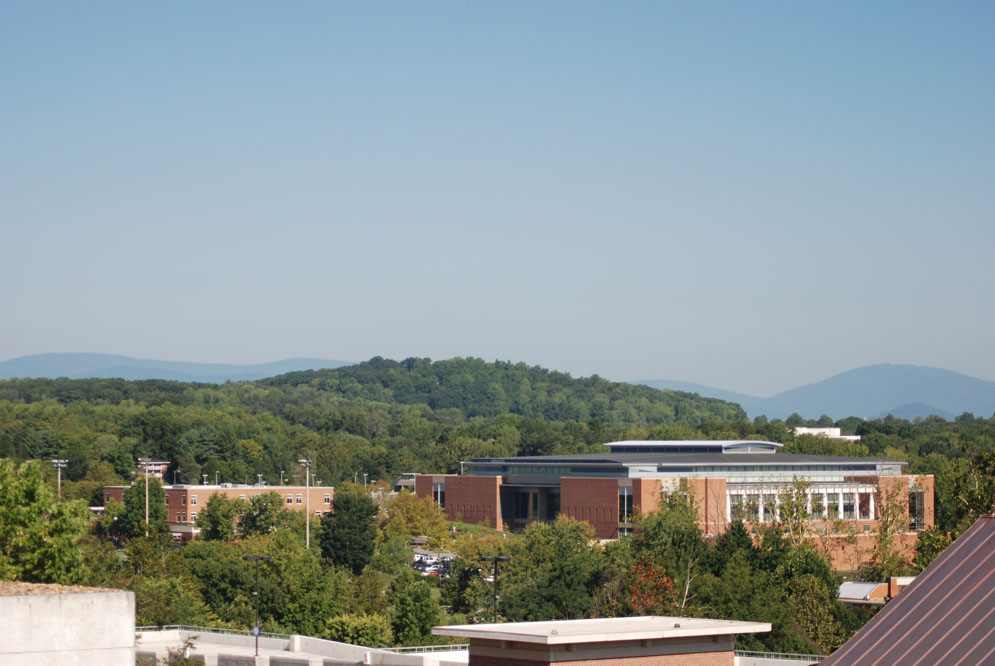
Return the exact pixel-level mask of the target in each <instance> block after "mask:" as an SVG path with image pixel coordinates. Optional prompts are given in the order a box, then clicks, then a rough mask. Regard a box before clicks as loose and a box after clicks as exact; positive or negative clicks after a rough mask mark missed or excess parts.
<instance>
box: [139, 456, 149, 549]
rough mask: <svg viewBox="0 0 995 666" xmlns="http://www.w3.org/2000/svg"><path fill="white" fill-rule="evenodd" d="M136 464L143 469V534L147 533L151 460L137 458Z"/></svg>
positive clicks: (146, 534)
mask: <svg viewBox="0 0 995 666" xmlns="http://www.w3.org/2000/svg"><path fill="white" fill-rule="evenodd" d="M138 464H139V465H141V467H142V469H143V470H145V536H146V537H147V536H148V535H149V467H151V466H152V461H151V460H149V459H148V458H139V459H138Z"/></svg>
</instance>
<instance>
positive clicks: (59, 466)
mask: <svg viewBox="0 0 995 666" xmlns="http://www.w3.org/2000/svg"><path fill="white" fill-rule="evenodd" d="M68 463H69V461H68V460H53V461H52V465H53V466H54V467H55V474H56V476H57V477H58V484H59V485H58V488H59V490H58V494H59V497H62V468H63V467H65V466H66V465H67V464H68Z"/></svg>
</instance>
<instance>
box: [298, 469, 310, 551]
mask: <svg viewBox="0 0 995 666" xmlns="http://www.w3.org/2000/svg"><path fill="white" fill-rule="evenodd" d="M297 464H298V465H303V466H304V501H305V502H306V504H305V505H304V525H305V528H304V545H305V546H306V547H308V548H310V547H311V461H310V460H308V459H307V458H301V459H300V460H298V461H297Z"/></svg>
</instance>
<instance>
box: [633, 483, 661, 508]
mask: <svg viewBox="0 0 995 666" xmlns="http://www.w3.org/2000/svg"><path fill="white" fill-rule="evenodd" d="M662 489H663V482H662V481H660V479H633V480H632V503H633V506H634V507H635V509H636V510H635V514H636V515H639V514H642V513H649V512H651V511H656V510H657V509H658V508H659V507H660V497H661V495H662Z"/></svg>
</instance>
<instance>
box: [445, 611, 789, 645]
mask: <svg viewBox="0 0 995 666" xmlns="http://www.w3.org/2000/svg"><path fill="white" fill-rule="evenodd" d="M625 620H628V622H624V621H625ZM619 621H623V622H619ZM682 623H683V625H684V626H682ZM770 630H771V625H770V623H767V622H743V621H738V620H703V619H699V618H680V617H638V618H601V619H600V620H599V619H591V620H557V621H553V622H509V623H507V624H472V625H448V626H440V627H433V628H432V634H433V635H435V636H458V637H461V638H471V639H472V638H477V639H488V640H502V641H518V642H523V643H539V644H543V645H563V644H569V643H611V642H621V641H633V640H652V639H668V638H689V637H709V636H732V635H736V634H754V633H765V632H769V631H770Z"/></svg>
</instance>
